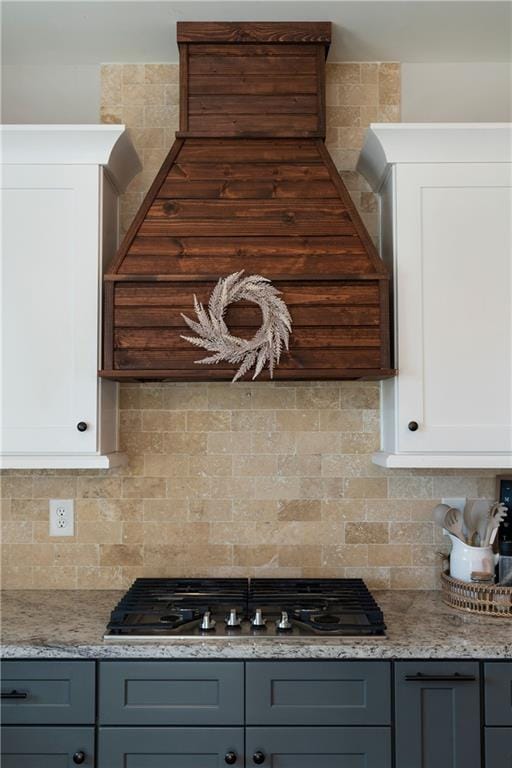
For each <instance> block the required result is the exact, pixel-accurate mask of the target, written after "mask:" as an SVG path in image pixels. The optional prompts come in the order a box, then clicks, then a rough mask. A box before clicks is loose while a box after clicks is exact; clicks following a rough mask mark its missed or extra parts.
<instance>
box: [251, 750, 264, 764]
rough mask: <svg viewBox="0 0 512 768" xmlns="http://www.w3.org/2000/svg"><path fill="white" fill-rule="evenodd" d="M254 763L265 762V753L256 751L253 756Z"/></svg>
mask: <svg viewBox="0 0 512 768" xmlns="http://www.w3.org/2000/svg"><path fill="white" fill-rule="evenodd" d="M252 761H253V763H256V765H262V763H264V762H265V755H264V754H263V752H255V753H254V755H253V756H252Z"/></svg>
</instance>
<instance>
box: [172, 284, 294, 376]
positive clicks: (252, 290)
mask: <svg viewBox="0 0 512 768" xmlns="http://www.w3.org/2000/svg"><path fill="white" fill-rule="evenodd" d="M242 275H243V271H242V272H233V274H231V275H228V277H221V278H220V280H219V282H218V283H217V285H216V286H215V288H214V289H213V291H212V294H211V296H210V300H209V302H208V308H207V309H205V308H204V307H203V305H202V304H201V303H200V302H199V301H198V300H197V297H196V296H194V308H195V311H196V315H197V322H195V321H194V320H191V319H190V318H188V317H187V316H186V315H184V314H183V313H182V317H183V319H184V320H185V322H186V324H187V325H188V327H189V328H191V330H193V331H194V332H195V333H197V336H182V337H181V338H182V339H185V340H186V341H189V342H190V343H191V344H194V345H195V346H196V347H203V348H204V349H206V350H208V352H212V353H213V354H212V355H210V356H209V357H204V358H202V359H201V360H196V363H199V364H201V363H205V364H211V363H220V362H221V361H222V360H225V361H226V362H228V363H231V364H232V365H239V366H240V367H239V368H238V371H237V372H236V374H235V375H234V377H233V381H237V379H240V378H241V377H242V376H243V375H244V374H246V373H247V372H248V371H250V369H251V368H252V367H253V366H254V375H253V377H252V378H253V379H255V378H256V377H257V376H258V375H259V374H260V373H261V371H262V370H263V368H264V367H265V365H268V369H269V372H270V378H272V376H273V373H274V368H275V366H276V365H277V364H278V363H279V359H280V357H281V352H282V350H283V347H284V348H285V349H288V340H289V337H290V332H291V329H292V319H291V317H290V313H289V312H288V307H287V306H286V304H285V302H284V301H283V300H282V299H280V298H279V295H280V293H281V291H278V290H277V288H274V286H273V285H272V284H271V282H270V280H268V279H267V278H266V277H261V275H251V276H250V277H242ZM242 300H245V301H252V302H254V303H255V304H258V305H259V307H260V309H261V313H262V316H263V317H262V323H261V327H260V328H259V330H258V331H257V332H256V334H255V335H254V336H253V337H252V339H241V338H239V337H238V336H232V335H231V333H230V332H229V328H228V327H227V325H226V323H225V321H224V317H225V314H226V310H227V308H228V306H229V305H230V304H232V303H233V302H235V301H242Z"/></svg>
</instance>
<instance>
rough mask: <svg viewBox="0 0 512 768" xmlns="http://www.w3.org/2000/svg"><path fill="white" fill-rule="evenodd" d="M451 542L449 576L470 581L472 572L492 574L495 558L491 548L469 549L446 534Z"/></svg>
mask: <svg viewBox="0 0 512 768" xmlns="http://www.w3.org/2000/svg"><path fill="white" fill-rule="evenodd" d="M448 536H449V537H450V541H451V542H452V551H451V554H450V576H453V578H454V579H460V580H461V581H467V582H470V581H471V574H472V573H473V571H484V572H485V573H494V566H495V557H494V552H493V551H492V547H470V546H469V545H468V544H465V543H464V542H463V541H461V540H460V539H458V538H457V536H454V535H453V534H452V533H448Z"/></svg>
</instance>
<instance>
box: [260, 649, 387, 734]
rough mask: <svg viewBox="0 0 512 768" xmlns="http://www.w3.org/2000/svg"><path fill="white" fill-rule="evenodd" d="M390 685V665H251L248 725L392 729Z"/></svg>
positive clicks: (359, 663)
mask: <svg viewBox="0 0 512 768" xmlns="http://www.w3.org/2000/svg"><path fill="white" fill-rule="evenodd" d="M390 685H391V684H390V670H389V664H388V663H387V662H384V661H383V662H359V661H354V662H350V661H339V662H338V661H328V662H322V661H298V662H287V661H274V662H273V661H271V662H248V663H247V664H246V717H247V723H248V724H252V725H386V724H388V723H389V722H390V718H391V692H390Z"/></svg>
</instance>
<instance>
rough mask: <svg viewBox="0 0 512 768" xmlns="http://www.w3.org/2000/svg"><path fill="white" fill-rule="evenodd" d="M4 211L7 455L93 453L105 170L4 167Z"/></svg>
mask: <svg viewBox="0 0 512 768" xmlns="http://www.w3.org/2000/svg"><path fill="white" fill-rule="evenodd" d="M2 206H3V234H2V247H3V287H2V317H3V323H2V328H3V331H2V342H3V353H2V354H3V358H2V363H3V367H4V369H5V370H6V371H9V375H8V376H5V377H4V381H3V394H2V404H3V409H2V411H3V425H2V429H3V434H2V451H3V452H5V453H11V452H12V453H16V452H21V453H39V452H41V453H48V452H50V453H52V452H53V453H82V452H94V451H95V450H96V390H97V368H98V351H97V350H98V288H97V286H98V279H99V275H98V269H99V268H98V206H99V171H98V168H97V167H96V166H90V165H89V166H88V165H83V166H66V165H60V166H59V165H53V166H45V165H25V166H21V165H20V166H9V165H7V166H4V169H3V191H2ZM80 421H84V422H86V424H87V425H88V429H87V430H86V431H85V432H79V431H78V430H77V427H76V425H77V423H78V422H80Z"/></svg>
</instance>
